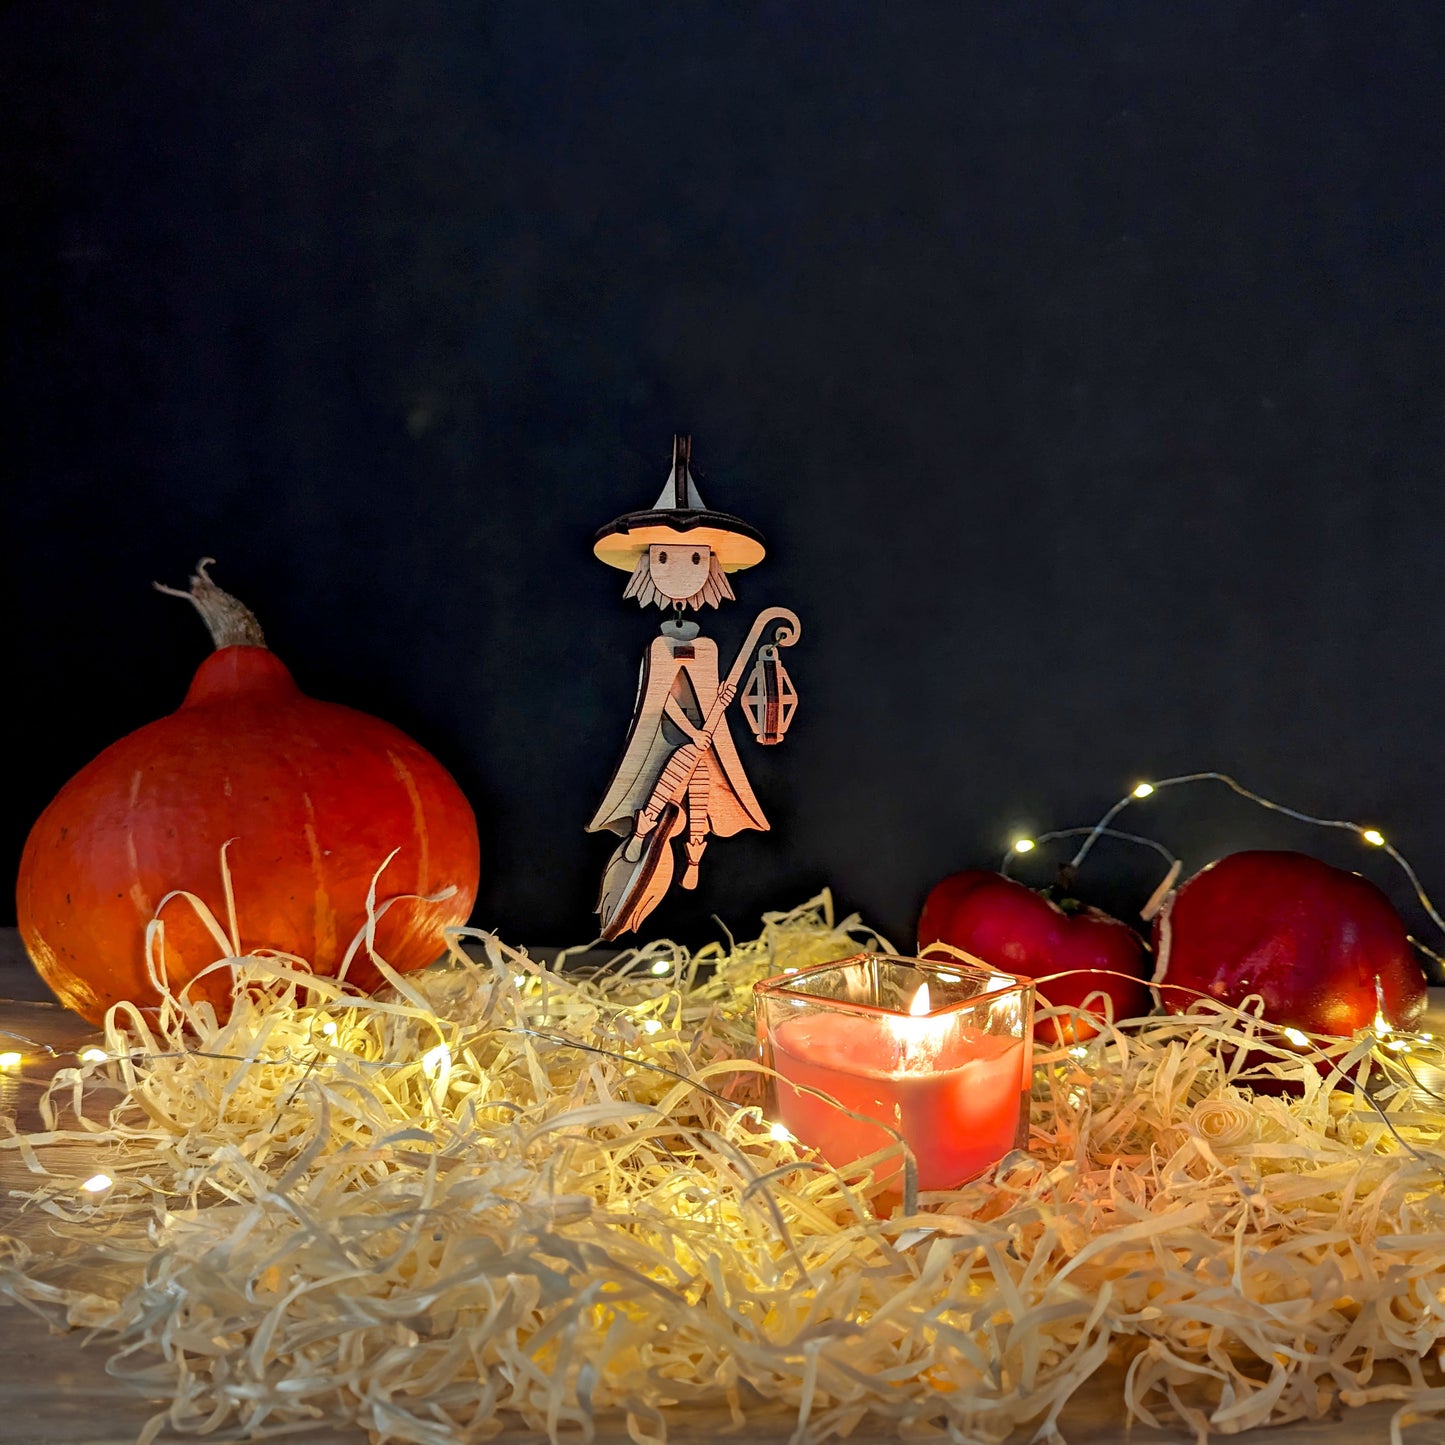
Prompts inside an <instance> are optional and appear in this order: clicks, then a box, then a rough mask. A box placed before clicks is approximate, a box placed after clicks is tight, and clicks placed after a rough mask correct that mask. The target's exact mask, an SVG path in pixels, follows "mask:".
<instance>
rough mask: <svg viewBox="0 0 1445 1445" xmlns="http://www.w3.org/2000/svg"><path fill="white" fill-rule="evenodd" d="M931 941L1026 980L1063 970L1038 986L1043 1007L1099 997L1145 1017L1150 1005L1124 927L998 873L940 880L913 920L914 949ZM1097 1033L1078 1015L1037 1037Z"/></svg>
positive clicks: (1135, 939) (1135, 943)
mask: <svg viewBox="0 0 1445 1445" xmlns="http://www.w3.org/2000/svg"><path fill="white" fill-rule="evenodd" d="M931 943H948V944H952V946H953V947H954V948H961V949H963V951H964V952H965V953H971V954H973V956H974V957H975V958H979V959H982V960H983V962H984V963H987V964H991V965H992V966H993V967H994V968H998V969H1006V970H1007V971H1008V972H1009V973H1019V974H1023V975H1024V976H1025V977H1026V978H1045V977H1048V976H1049V975H1051V974H1059V973H1062V974H1063V977H1061V978H1049V982H1048V983H1046V984H1044V985H1043V986H1042V989H1041V993H1042V994H1043V995H1045V996H1046V997H1047V1000H1048V1002H1049V1003H1050V1004H1055V1005H1072V1006H1074V1007H1078V1006H1080V1005H1082V1004H1083V1002H1084V1000H1085V998H1087V997H1088V995H1089V994H1091V993H1103V994H1105V995H1107V996H1108V997H1109V998H1110V999H1111V1000H1112V1001H1113V1010H1114V1017H1115V1018H1116V1019H1122V1018H1135V1017H1137V1016H1138V1015H1140V1014H1146V1013H1148V1012H1149V1009H1150V1007H1151V1006H1152V1003H1153V1000H1152V999H1151V998H1150V995H1149V989H1148V986H1147V985H1146V984H1145V982H1144V974H1145V971H1146V970H1145V956H1146V952H1147V950H1146V949H1145V947H1144V941H1143V939H1141V938H1140V937H1139V935H1138V934H1137V933H1135V932H1134V930H1133V929H1132V928H1130V927H1129V926H1128V924H1126V923H1121V922H1120V921H1119V920H1118V919H1117V918H1111V917H1110V916H1109V915H1108V914H1107V913H1104V912H1102V911H1100V910H1099V909H1097V908H1088V907H1084V906H1083V905H1078V906H1076V907H1074V908H1073V909H1071V910H1069V909H1066V908H1061V907H1060V906H1059V905H1058V904H1057V903H1055V902H1053V901H1052V900H1051V899H1048V898H1045V897H1044V896H1043V894H1041V893H1035V892H1034V890H1033V889H1032V888H1026V887H1025V886H1024V885H1023V884H1022V883H1017V882H1015V881H1014V880H1013V879H1012V878H1005V877H1004V876H1003V874H1001V873H988V872H985V871H983V870H981V869H975V870H972V871H970V872H967V873H955V874H953V875H952V876H951V877H948V878H945V879H944V880H943V881H942V882H941V883H939V884H938V885H937V886H936V887H935V888H934V889H933V891H932V892H931V893H930V894H929V895H928V898H927V900H926V901H925V902H924V905H923V913H922V916H921V917H920V918H919V920H918V950H919V952H920V953H922V952H923V951H924V949H926V948H927V947H928V945H929V944H931ZM1101 969H1102V970H1106V972H1102V973H1101V972H1099V970H1101ZM1118 974H1126V975H1128V977H1125V978H1119V977H1117V975H1118ZM1099 1006H1100V1005H1099V1004H1098V1003H1097V1002H1096V1004H1095V1008H1098V1007H1099ZM1096 1033H1098V1029H1096V1028H1095V1027H1094V1026H1093V1025H1091V1024H1089V1023H1088V1022H1086V1021H1085V1020H1084V1019H1083V1018H1080V1019H1079V1020H1078V1021H1077V1023H1070V1022H1067V1021H1065V1020H1063V1019H1059V1020H1051V1021H1050V1022H1049V1024H1047V1025H1045V1026H1044V1027H1043V1030H1042V1037H1044V1038H1045V1039H1047V1040H1050V1041H1053V1042H1059V1043H1074V1042H1075V1041H1076V1040H1077V1039H1087V1038H1090V1037H1092V1036H1093V1035H1094V1034H1096Z"/></svg>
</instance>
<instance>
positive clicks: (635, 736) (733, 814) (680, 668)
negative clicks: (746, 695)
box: [587, 637, 768, 838]
mask: <svg viewBox="0 0 1445 1445" xmlns="http://www.w3.org/2000/svg"><path fill="white" fill-rule="evenodd" d="M717 689H718V657H717V643H715V642H714V641H712V639H711V638H707V637H695V638H693V639H692V640H690V641H682V640H678V639H673V638H669V637H657V638H654V639H653V642H652V646H651V647H650V648H648V650H647V653H646V655H645V656H644V657H643V659H642V674H641V676H640V677H639V679H638V685H637V706H636V708H635V709H634V712H633V716H632V727H631V728H630V729H629V731H628V734H627V743H626V746H625V747H624V749H623V753H622V761H621V762H620V763H618V765H617V771H616V772H615V773H614V774H613V775H612V782H611V783H610V784H609V785H608V788H607V795H606V797H604V798H603V799H602V803H601V806H600V807H599V808H598V809H597V811H596V813H594V814H593V816H592V821H591V822H590V823H588V825H587V831H588V832H589V833H600V832H603V831H604V830H606V829H609V828H610V829H611V830H612V831H613V832H614V833H621V834H627V833H630V832H631V831H632V820H633V817H634V815H635V814H636V812H637V810H638V809H639V808H641V807H643V806H645V805H646V803H647V802H648V801H649V799H650V798H651V796H652V790H653V788H654V786H655V785H656V783H657V780H658V778H659V776H660V775H661V773H662V770H663V768H664V767H666V765H667V760H668V758H670V757H671V756H672V754H673V753H674V752H676V751H677V749H678V748H679V747H681V746H682V745H683V744H684V743H685V742H688V741H689V738H688V736H687V734H685V733H684V732H683V731H682V729H681V728H679V727H678V726H677V725H676V724H675V723H673V722H672V720H671V719H670V718H668V717H667V716H666V712H665V709H666V707H667V703H668V699H669V698H671V699H673V701H674V702H675V703H676V705H677V706H678V707H679V708H680V709H681V711H682V712H683V713H684V714H685V715H686V716H687V717H688V719H689V720H690V721H691V722H692V723H693V724H694V725H695V726H701V725H702V722H703V720H704V719H705V718H706V716H707V714H708V711H709V710H710V709H711V707H712V705H713V702H714V700H715V699H716V697H717ZM704 758H705V761H706V762H707V764H708V771H709V773H710V779H709V782H710V786H709V789H708V804H707V826H708V831H709V832H712V833H716V834H717V835H718V836H719V837H722V838H726V837H729V836H731V835H732V834H734V833H740V832H742V831H743V829H745V828H759V829H764V830H766V828H767V827H768V820H767V818H766V817H765V816H764V815H763V810H762V806H761V805H760V804H759V802H758V800H757V798H756V797H755V796H754V795H753V790H752V786H751V785H750V784H749V782H748V780H747V776H746V774H745V773H744V772H743V765H742V763H741V761H740V760H739V758H738V750H737V748H736V747H735V746H734V744H733V740H732V734H731V733H729V732H728V725H727V719H726V718H719V719H718V723H717V727H716V728H715V729H714V731H713V735H712V746H711V747H710V748H709V749H708V751H707V753H706V754H705V755H704Z"/></svg>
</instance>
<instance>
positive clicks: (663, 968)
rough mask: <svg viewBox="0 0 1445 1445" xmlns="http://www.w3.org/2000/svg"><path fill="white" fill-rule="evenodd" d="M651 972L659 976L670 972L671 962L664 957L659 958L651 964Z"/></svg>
mask: <svg viewBox="0 0 1445 1445" xmlns="http://www.w3.org/2000/svg"><path fill="white" fill-rule="evenodd" d="M652 972H653V974H654V976H656V977H657V978H661V977H662V975H663V974H665V973H671V972H672V964H670V963H669V962H668V961H667V959H665V958H659V959H658V960H657V962H656V963H654V964H653V965H652Z"/></svg>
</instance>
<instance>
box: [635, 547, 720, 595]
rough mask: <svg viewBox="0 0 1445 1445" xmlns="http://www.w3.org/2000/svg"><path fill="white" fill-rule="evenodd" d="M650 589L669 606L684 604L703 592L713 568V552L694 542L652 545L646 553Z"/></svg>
mask: <svg viewBox="0 0 1445 1445" xmlns="http://www.w3.org/2000/svg"><path fill="white" fill-rule="evenodd" d="M647 552H648V558H647V563H648V571H649V572H650V573H651V574H652V585H653V586H654V587H656V588H657V590H658V591H659V592H661V593H662V595H663V596H664V597H666V598H667V599H668V600H669V601H671V602H686V601H687V600H688V599H689V598H691V597H696V596H697V594H698V593H699V592H700V591H702V586H703V583H704V582H706V581H707V573H708V568H709V567H710V566H711V565H712V548H711V547H709V546H707V545H706V544H702V543H696V542H682V543H680V544H675V543H672V542H654V543H653V544H652V546H650V547H649V548H648V549H647Z"/></svg>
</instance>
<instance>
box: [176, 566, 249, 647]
mask: <svg viewBox="0 0 1445 1445" xmlns="http://www.w3.org/2000/svg"><path fill="white" fill-rule="evenodd" d="M215 565H216V559H215V558H214V557H202V558H201V560H200V561H199V562H197V563H196V575H195V576H194V577H192V578H191V585H190V588H189V589H188V590H187V591H184V592H183V591H182V590H181V589H180V588H179V587H167V586H166V585H165V583H163V582H152V583H151V586H152V587H154V588H155V589H156V591H157V592H164V593H165V594H166V596H167V597H184V598H185V599H186V601H187V602H189V603H191V604H192V605H193V606H194V607H195V609H196V611H197V612H199V613H200V614H201V619H202V621H204V622H205V624H206V627H207V629H208V630H209V631H210V634H211V641H212V642H214V643H215V645H216V650H217V651H218V652H219V651H220V650H221V648H223V647H265V646H266V636H265V634H264V633H263V632H262V631H261V624H260V623H259V622H257V621H256V617H255V614H254V613H253V612H252V611H251V609H250V608H249V607H247V606H246V604H245V603H244V602H241V601H239V600H238V599H237V598H235V597H232V596H231V594H230V593H229V592H226V591H224V590H222V589H221V588H220V587H217V586H216V584H215V583H214V582H212V581H211V577H210V574H209V573H208V572H207V571H206V568H207V567H214V566H215Z"/></svg>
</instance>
